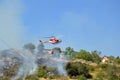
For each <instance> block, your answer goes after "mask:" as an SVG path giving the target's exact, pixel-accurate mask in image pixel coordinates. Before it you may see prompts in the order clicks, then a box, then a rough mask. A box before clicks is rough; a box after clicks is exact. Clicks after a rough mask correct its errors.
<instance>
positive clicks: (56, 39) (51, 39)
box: [39, 36, 62, 44]
mask: <svg viewBox="0 0 120 80" xmlns="http://www.w3.org/2000/svg"><path fill="white" fill-rule="evenodd" d="M45 38H49V40H48V41H42V40H39V42H41V43H51V44H58V43H61V42H62V40H61V39H58V38H56V37H55V36H51V37H45Z"/></svg>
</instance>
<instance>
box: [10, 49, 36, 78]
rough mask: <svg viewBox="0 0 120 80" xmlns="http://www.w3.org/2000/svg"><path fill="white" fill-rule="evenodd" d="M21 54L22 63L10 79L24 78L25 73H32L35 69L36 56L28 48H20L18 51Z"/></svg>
mask: <svg viewBox="0 0 120 80" xmlns="http://www.w3.org/2000/svg"><path fill="white" fill-rule="evenodd" d="M20 55H21V56H22V60H23V63H22V65H21V66H20V68H19V70H18V73H17V75H16V76H15V77H13V78H12V79H11V80H16V79H18V78H22V79H23V80H25V78H26V76H27V75H30V74H34V73H36V71H37V68H38V65H37V63H36V60H37V58H36V56H35V55H34V54H33V53H31V52H30V51H28V50H22V51H21V52H20Z"/></svg>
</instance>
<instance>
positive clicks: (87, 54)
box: [76, 50, 93, 61]
mask: <svg viewBox="0 0 120 80" xmlns="http://www.w3.org/2000/svg"><path fill="white" fill-rule="evenodd" d="M76 58H78V59H84V60H87V61H93V57H92V55H91V54H90V52H87V51H86V50H80V52H78V53H77V54H76Z"/></svg>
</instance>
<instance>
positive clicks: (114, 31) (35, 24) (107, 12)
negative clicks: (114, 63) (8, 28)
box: [0, 0, 120, 56]
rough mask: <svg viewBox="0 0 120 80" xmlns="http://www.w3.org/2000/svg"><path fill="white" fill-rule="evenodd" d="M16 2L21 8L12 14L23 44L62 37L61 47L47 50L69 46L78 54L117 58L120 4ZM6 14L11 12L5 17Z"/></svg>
mask: <svg viewBox="0 0 120 80" xmlns="http://www.w3.org/2000/svg"><path fill="white" fill-rule="evenodd" d="M2 1H4V0H2ZM6 1H9V0H6ZM18 1H19V2H18ZM18 1H17V3H19V4H20V5H19V6H20V7H21V8H20V7H18V5H15V6H16V8H17V9H18V10H17V9H15V10H14V11H15V12H16V11H20V12H19V13H16V14H21V15H17V16H18V18H19V17H20V19H18V21H17V23H18V22H19V23H20V26H21V27H20V28H21V29H23V31H24V35H23V36H24V37H22V39H23V41H24V42H23V43H26V42H34V43H38V39H44V40H46V39H45V38H43V37H44V36H51V35H58V36H59V35H62V37H61V38H62V40H63V42H62V43H61V44H59V45H55V46H53V45H46V46H49V47H56V46H58V47H61V48H62V49H64V48H65V47H68V46H71V47H72V48H74V49H75V50H77V51H79V50H80V49H85V50H88V51H92V50H98V51H101V52H102V54H103V55H115V56H120V5H119V4H120V0H18ZM20 1H21V2H20ZM9 2H10V1H9ZM12 2H16V0H11V4H12ZM0 5H1V4H0ZM2 5H3V4H2ZM19 8H20V9H19ZM3 9H4V8H3ZM5 9H6V8H5ZM0 11H1V10H0ZM9 12H11V9H9V10H8V12H7V13H6V14H9ZM0 16H1V14H0ZM15 16H16V15H15ZM13 17H14V15H13ZM16 20H17V18H16ZM15 24H16V22H15ZM0 28H1V26H0ZM3 30H4V29H3ZM18 31H19V30H18ZM19 33H20V32H19Z"/></svg>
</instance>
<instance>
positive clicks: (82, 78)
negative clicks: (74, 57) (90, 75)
mask: <svg viewBox="0 0 120 80" xmlns="http://www.w3.org/2000/svg"><path fill="white" fill-rule="evenodd" d="M78 80H87V78H86V77H85V76H83V75H81V76H80V77H79V79H78Z"/></svg>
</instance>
